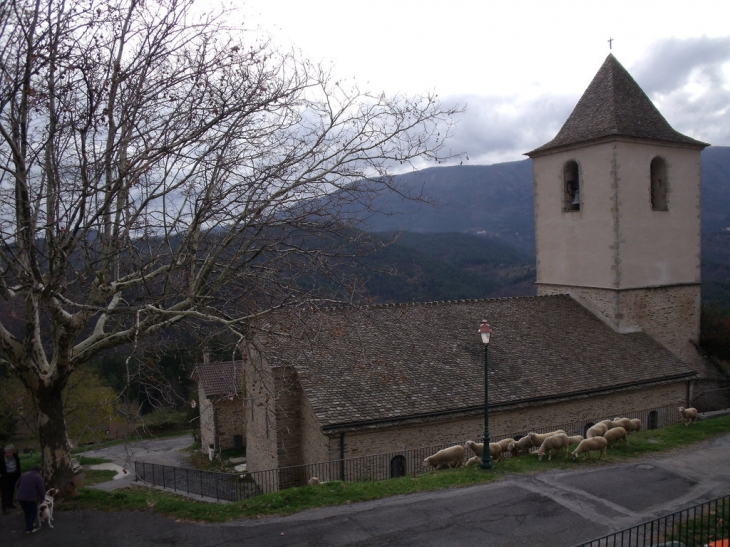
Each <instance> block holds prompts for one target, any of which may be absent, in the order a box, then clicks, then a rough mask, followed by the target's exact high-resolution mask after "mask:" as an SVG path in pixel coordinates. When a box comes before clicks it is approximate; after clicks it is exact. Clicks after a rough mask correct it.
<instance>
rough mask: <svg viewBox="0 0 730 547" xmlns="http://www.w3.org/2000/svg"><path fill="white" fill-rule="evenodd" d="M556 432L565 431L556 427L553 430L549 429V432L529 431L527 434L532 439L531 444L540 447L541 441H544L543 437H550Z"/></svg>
mask: <svg viewBox="0 0 730 547" xmlns="http://www.w3.org/2000/svg"><path fill="white" fill-rule="evenodd" d="M558 433H565V431H563V430H562V429H556V430H555V431H551V432H550V433H533V432H532V431H530V432H529V433H528V434H527V436H528V437H529V438H530V440H531V441H532V446H535V447H540V445H542V443H544V442H545V439H547V438H548V437H552V436H553V435H557V434H558Z"/></svg>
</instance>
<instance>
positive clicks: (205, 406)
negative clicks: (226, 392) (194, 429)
mask: <svg viewBox="0 0 730 547" xmlns="http://www.w3.org/2000/svg"><path fill="white" fill-rule="evenodd" d="M198 395H199V405H200V407H199V408H200V447H201V449H202V450H203V451H204V452H207V451H208V447H209V446H210V445H213V446H214V447H215V436H216V435H215V409H214V408H213V403H212V402H211V401H210V399H208V397H206V396H205V392H204V391H203V387H202V386H200V387H199V394H198Z"/></svg>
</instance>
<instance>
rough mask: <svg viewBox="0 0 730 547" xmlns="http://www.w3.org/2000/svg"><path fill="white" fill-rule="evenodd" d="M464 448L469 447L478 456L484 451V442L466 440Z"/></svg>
mask: <svg viewBox="0 0 730 547" xmlns="http://www.w3.org/2000/svg"><path fill="white" fill-rule="evenodd" d="M464 448H468V449H470V450H471V451H472V452H474V454H476V455H477V456H480V457H481V455H482V454H483V453H484V443H475V442H474V441H466V442H465V443H464Z"/></svg>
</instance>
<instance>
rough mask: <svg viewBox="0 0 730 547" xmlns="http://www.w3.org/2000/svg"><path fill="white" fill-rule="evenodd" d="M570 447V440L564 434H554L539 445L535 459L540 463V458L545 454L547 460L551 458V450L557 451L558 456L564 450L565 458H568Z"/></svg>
mask: <svg viewBox="0 0 730 547" xmlns="http://www.w3.org/2000/svg"><path fill="white" fill-rule="evenodd" d="M569 445H570V439H569V438H568V436H567V435H566V434H565V433H556V434H555V435H550V436H549V437H548V438H547V439H545V440H544V441H543V442H542V444H541V445H540V449H539V450H538V451H537V457H538V459H539V460H540V461H542V457H543V456H544V455H545V453H547V454H548V460H551V459H552V458H553V450H557V451H558V454H560V452H562V450H563V448H565V456H566V457H567V456H568V446H569Z"/></svg>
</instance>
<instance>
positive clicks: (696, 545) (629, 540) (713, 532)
mask: <svg viewBox="0 0 730 547" xmlns="http://www.w3.org/2000/svg"><path fill="white" fill-rule="evenodd" d="M729 538H730V496H723V497H721V498H716V499H714V500H711V501H708V502H705V503H701V504H699V505H695V506H693V507H688V508H687V509H683V510H681V511H678V512H676V513H672V514H670V515H665V516H663V517H659V518H657V519H654V520H651V521H649V522H645V523H643V524H639V525H638V526H634V527H632V528H627V529H626V530H622V531H620V532H616V533H614V534H609V535H607V536H604V537H602V538H598V539H594V540H591V541H589V542H587V543H581V544H580V545H577V546H576V547H658V546H664V547H670V546H671V547H706V546H708V545H709V546H712V547H728V545H730V539H729Z"/></svg>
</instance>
